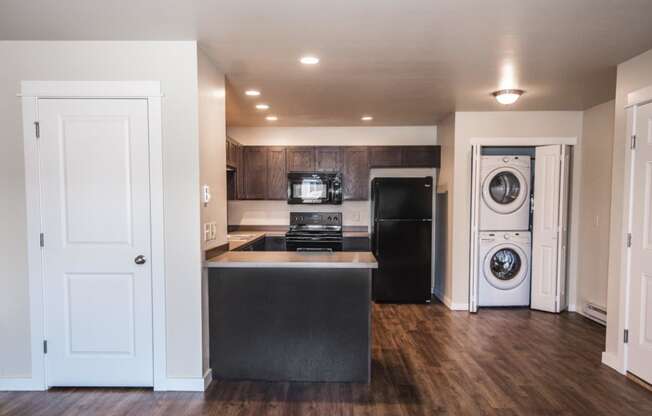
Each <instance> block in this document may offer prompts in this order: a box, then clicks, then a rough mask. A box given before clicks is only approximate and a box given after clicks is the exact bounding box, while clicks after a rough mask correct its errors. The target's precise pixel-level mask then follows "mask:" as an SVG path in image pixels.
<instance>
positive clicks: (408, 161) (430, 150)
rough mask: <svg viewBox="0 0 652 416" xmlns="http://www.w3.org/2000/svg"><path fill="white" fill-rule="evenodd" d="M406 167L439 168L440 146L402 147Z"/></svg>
mask: <svg viewBox="0 0 652 416" xmlns="http://www.w3.org/2000/svg"><path fill="white" fill-rule="evenodd" d="M401 147H402V151H403V163H402V165H403V166H405V167H413V168H438V167H439V164H440V161H439V158H440V148H439V146H401Z"/></svg>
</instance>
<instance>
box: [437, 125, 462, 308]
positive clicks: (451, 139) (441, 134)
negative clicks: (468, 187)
mask: <svg viewBox="0 0 652 416" xmlns="http://www.w3.org/2000/svg"><path fill="white" fill-rule="evenodd" d="M437 139H438V141H439V144H440V145H441V169H440V172H439V178H438V181H437V192H438V193H444V194H446V197H445V201H446V206H445V207H442V206H438V207H437V209H439V210H443V211H442V212H441V214H440V215H442V217H440V218H441V219H442V220H443V222H444V223H443V224H441V225H445V226H446V230H445V231H444V230H439V233H441V234H440V235H442V236H444V237H445V239H446V241H444V242H439V243H440V244H441V246H440V247H439V248H438V249H437V252H438V253H440V258H438V259H437V264H436V268H437V273H436V274H435V284H434V293H435V295H436V296H437V297H438V298H439V299H440V300H441V301H442V302H444V303H445V304H446V306H448V307H449V308H451V309H457V307H456V305H453V303H452V302H453V301H452V294H453V292H452V286H453V271H452V264H453V249H452V247H453V236H454V235H455V231H454V230H453V217H454V216H455V212H454V210H453V190H454V189H455V188H454V185H455V181H454V177H455V174H454V166H455V113H452V114H450V115H449V116H448V117H446V118H444V119H443V120H442V121H441V122H440V123H439V125H438V126H437ZM460 307H463V305H461V306H460Z"/></svg>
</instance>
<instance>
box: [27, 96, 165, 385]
mask: <svg viewBox="0 0 652 416" xmlns="http://www.w3.org/2000/svg"><path fill="white" fill-rule="evenodd" d="M38 113H39V123H40V138H39V139H38V146H39V163H40V174H39V177H40V186H41V212H42V230H43V233H44V241H43V242H44V244H43V245H44V247H43V252H42V253H43V257H42V260H43V270H44V272H43V279H44V287H45V289H44V292H45V293H44V296H45V323H46V325H45V327H46V329H45V331H46V339H47V354H46V356H45V357H46V377H47V384H48V386H152V384H153V363H152V294H151V280H152V279H151V271H150V265H149V262H148V260H149V255H150V192H149V145H148V119H147V100H144V99H40V100H39V101H38Z"/></svg>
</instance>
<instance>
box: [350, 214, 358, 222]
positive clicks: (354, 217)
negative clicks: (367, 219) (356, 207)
mask: <svg viewBox="0 0 652 416" xmlns="http://www.w3.org/2000/svg"><path fill="white" fill-rule="evenodd" d="M351 218H352V219H353V221H356V222H357V221H360V211H355V212H353V213H352V215H351Z"/></svg>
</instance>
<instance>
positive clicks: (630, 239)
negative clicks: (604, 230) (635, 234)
mask: <svg viewBox="0 0 652 416" xmlns="http://www.w3.org/2000/svg"><path fill="white" fill-rule="evenodd" d="M631 246H632V233H627V248H630V247H631Z"/></svg>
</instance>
